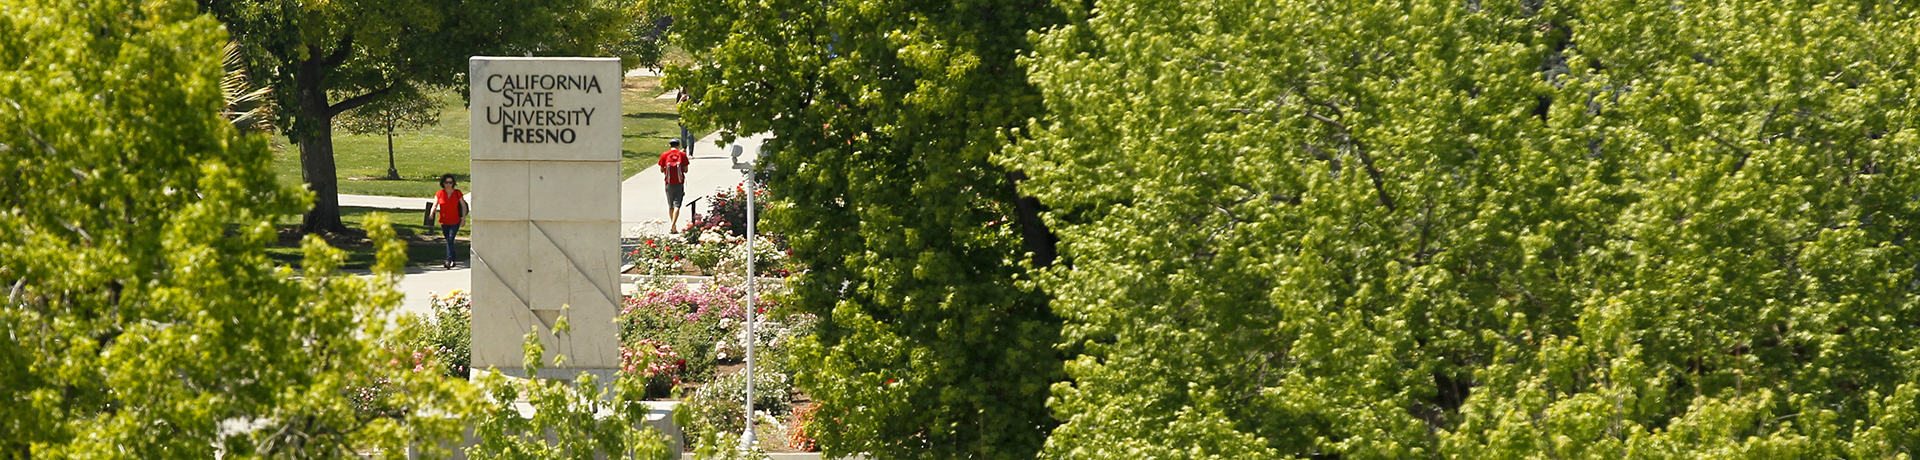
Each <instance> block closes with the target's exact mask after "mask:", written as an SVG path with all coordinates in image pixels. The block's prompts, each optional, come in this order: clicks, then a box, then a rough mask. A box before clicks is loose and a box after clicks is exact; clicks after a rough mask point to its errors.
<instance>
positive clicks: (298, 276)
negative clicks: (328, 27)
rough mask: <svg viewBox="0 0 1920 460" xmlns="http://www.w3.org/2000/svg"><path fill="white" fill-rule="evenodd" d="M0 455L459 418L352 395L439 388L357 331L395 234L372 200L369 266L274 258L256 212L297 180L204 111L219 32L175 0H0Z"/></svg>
mask: <svg viewBox="0 0 1920 460" xmlns="http://www.w3.org/2000/svg"><path fill="white" fill-rule="evenodd" d="M0 5H4V7H0V286H4V287H0V292H4V296H5V299H6V301H5V304H3V305H0V324H4V325H5V328H6V332H5V333H4V334H0V433H5V435H4V436H0V458H23V459H24V458H67V457H85V458H212V457H214V456H215V454H216V452H225V453H226V454H227V455H245V456H251V455H259V456H276V457H314V456H347V455H352V454H354V453H355V452H357V449H365V448H375V449H382V450H385V451H387V452H402V451H404V449H405V447H406V446H407V442H408V441H410V440H432V439H446V438H450V437H452V436H456V435H458V433H459V431H458V430H459V429H460V427H459V426H458V425H457V424H454V423H440V422H433V421H420V422H413V423H407V424H400V423H398V422H397V421H396V420H393V419H385V418H378V417H369V416H367V415H366V414H362V413H358V412H356V411H354V410H353V408H352V407H351V404H350V401H349V395H350V394H351V393H352V392H351V391H350V390H351V389H353V388H358V387H359V386H361V385H367V384H369V379H371V378H372V377H374V375H376V374H383V375H384V374H390V375H392V376H393V378H394V379H395V381H394V383H393V385H394V386H395V388H403V389H406V391H403V392H399V393H398V394H397V395H396V396H395V398H396V399H394V401H393V402H394V403H395V404H400V405H404V406H412V407H424V406H425V405H426V403H424V402H423V401H433V403H432V404H434V405H440V406H438V407H447V406H444V404H451V403H452V402H453V401H454V399H451V398H448V396H449V395H450V394H451V393H446V392H444V391H443V390H445V389H446V388H445V387H444V386H443V383H442V382H440V379H439V378H438V377H437V376H432V374H433V373H431V372H427V373H408V372H387V371H390V370H392V369H390V367H389V366H390V364H392V363H398V362H399V361H395V360H397V359H403V358H404V356H403V355H400V353H401V352H400V351H398V350H395V349H392V348H388V347H383V346H381V344H380V343H379V342H376V340H377V339H378V338H380V337H383V336H385V335H386V334H387V333H386V332H384V331H386V330H387V329H386V328H387V324H388V323H387V316H386V315H385V312H386V311H389V310H390V309H392V308H393V306H395V305H397V304H398V302H399V294H397V293H395V292H394V291H393V290H392V289H391V284H392V283H393V282H394V281H395V280H397V277H398V273H399V267H400V261H401V259H402V257H404V255H403V248H402V246H400V243H399V242H398V241H397V240H395V239H394V238H393V235H392V231H391V230H390V229H388V227H387V226H385V225H382V224H380V223H379V219H378V218H376V219H374V221H373V222H372V223H371V224H370V225H369V227H370V229H371V232H372V236H373V237H374V239H375V242H376V244H378V245H380V247H381V258H380V261H379V263H378V270H377V273H376V276H372V277H360V276H351V275H346V274H342V273H339V272H337V271H335V270H333V267H337V266H338V265H339V264H340V262H341V261H342V259H343V257H344V256H342V255H341V253H340V252H339V251H336V250H333V249H331V248H328V247H326V245H325V244H324V243H321V242H320V241H319V240H318V239H317V237H311V236H310V237H308V239H307V241H306V242H305V246H304V247H305V250H306V262H305V267H306V268H305V269H304V270H302V271H298V272H296V271H293V270H291V269H288V268H285V267H280V266H277V264H276V263H274V261H273V260H272V259H270V258H269V257H268V256H267V255H266V252H265V247H266V246H267V245H269V244H272V243H273V242H274V241H275V240H276V238H277V237H278V235H277V232H276V230H275V227H274V225H273V221H274V219H275V218H277V217H280V216H284V215H290V214H292V213H294V212H297V211H298V210H299V209H301V207H302V206H304V205H305V204H306V203H307V202H308V200H309V198H307V195H306V193H305V192H302V191H300V190H297V189H291V188H285V187H282V186H280V185H279V184H278V183H277V182H275V180H274V176H275V175H274V173H273V170H272V169H271V153H270V151H269V150H268V146H267V142H266V139H264V138H263V137H262V136H259V135H251V136H243V135H240V134H239V133H238V132H237V131H236V130H235V128H234V127H233V126H232V124H231V123H230V122H229V121H228V120H227V119H226V118H224V117H223V116H222V114H221V109H222V107H223V101H222V92H221V79H222V76H223V74H222V71H221V66H220V61H221V49H222V46H223V45H224V44H225V43H226V40H227V37H226V34H225V33H223V32H222V31H221V30H220V25H219V23H218V22H216V21H214V20H213V19H212V18H210V17H206V16H201V15H197V14H196V13H195V11H194V7H193V5H192V4H191V3H190V2H185V1H170V0H147V1H137V0H135V1H97V2H86V3H82V4H74V3H71V2H64V1H50V0H0Z"/></svg>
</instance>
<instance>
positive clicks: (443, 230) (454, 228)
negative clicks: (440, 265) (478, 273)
mask: <svg viewBox="0 0 1920 460" xmlns="http://www.w3.org/2000/svg"><path fill="white" fill-rule="evenodd" d="M459 234H460V224H453V225H441V226H440V236H442V237H446V239H447V262H448V263H452V262H453V237H454V236H455V235H459Z"/></svg>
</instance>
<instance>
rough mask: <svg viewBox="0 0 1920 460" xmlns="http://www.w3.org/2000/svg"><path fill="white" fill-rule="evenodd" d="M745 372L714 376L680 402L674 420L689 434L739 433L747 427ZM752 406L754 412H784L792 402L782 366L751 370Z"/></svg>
mask: <svg viewBox="0 0 1920 460" xmlns="http://www.w3.org/2000/svg"><path fill="white" fill-rule="evenodd" d="M746 374H747V373H746V372H735V373H732V374H727V375H722V376H720V377H718V378H715V379H713V383H709V384H707V385H706V386H704V387H700V391H697V392H694V393H693V396H692V397H689V398H687V400H686V402H684V403H682V404H681V406H680V410H681V411H685V414H684V415H679V414H676V416H675V417H676V421H677V422H679V423H680V424H681V426H682V427H684V428H685V429H687V430H688V431H690V433H689V435H690V436H691V435H699V434H708V433H725V434H733V435H738V434H740V432H741V431H743V430H745V429H746V420H747V418H746V408H745V407H742V405H744V404H746V401H747V398H746V393H747V377H746ZM754 377H755V378H754V381H753V408H754V412H758V413H763V414H765V415H774V416H778V415H782V414H785V413H787V409H788V405H790V404H792V403H793V379H792V378H791V377H790V376H788V375H787V373H786V372H785V371H784V370H782V369H775V368H770V367H769V368H760V369H755V370H754Z"/></svg>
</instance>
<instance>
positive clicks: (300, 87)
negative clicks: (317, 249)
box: [294, 57, 347, 233]
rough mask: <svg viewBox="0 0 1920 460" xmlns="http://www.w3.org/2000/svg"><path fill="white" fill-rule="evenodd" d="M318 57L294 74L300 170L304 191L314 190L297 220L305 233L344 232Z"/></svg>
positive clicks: (330, 125)
mask: <svg viewBox="0 0 1920 460" xmlns="http://www.w3.org/2000/svg"><path fill="white" fill-rule="evenodd" d="M321 65H322V63H321V62H320V59H319V58H318V57H315V58H313V59H309V60H307V61H306V62H302V63H301V65H300V69H299V71H298V73H297V74H295V75H294V86H295V88H294V91H296V92H297V93H298V95H299V98H300V108H299V110H300V117H301V118H303V119H304V120H302V123H299V125H300V127H299V128H298V129H299V136H300V139H299V142H300V173H301V176H302V178H303V179H306V181H307V190H312V191H313V193H314V195H315V196H314V200H313V210H312V211H307V216H306V218H304V219H302V220H301V221H300V231H301V232H305V233H343V232H346V230H347V226H346V225H345V224H342V223H341V222H340V177H339V175H338V174H337V173H336V172H335V171H334V167H333V112H332V110H329V109H330V108H329V107H328V103H327V90H326V88H325V87H324V86H322V80H323V78H324V77H323V76H322V74H321Z"/></svg>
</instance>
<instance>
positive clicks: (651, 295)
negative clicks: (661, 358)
mask: <svg viewBox="0 0 1920 460" xmlns="http://www.w3.org/2000/svg"><path fill="white" fill-rule="evenodd" d="M742 295H743V293H742V292H741V291H740V290H738V289H734V288H731V287H727V286H721V285H712V284H710V285H707V287H704V288H701V289H689V288H687V287H686V286H685V285H679V286H674V287H672V288H669V289H667V290H665V291H653V292H648V293H646V295H643V296H638V297H630V298H627V300H626V302H625V305H624V306H622V308H621V311H620V318H619V322H620V343H621V344H623V346H625V347H627V348H629V349H636V350H637V349H640V348H641V347H640V346H638V344H639V342H640V341H642V340H652V341H655V342H658V343H659V344H661V345H664V346H666V347H668V348H670V349H672V350H673V351H674V352H675V353H677V354H678V356H679V357H678V361H676V365H677V366H678V367H679V368H678V369H677V370H678V373H677V374H674V375H673V377H675V378H678V379H686V380H695V381H704V380H706V379H707V378H709V377H710V376H711V375H713V366H714V364H715V359H716V358H715V356H714V344H715V342H717V341H719V339H720V335H721V333H722V331H721V327H720V321H721V319H722V318H723V317H731V318H733V321H740V320H742V319H745V318H746V311H744V310H741V309H740V307H739V303H740V297H741V296H742ZM673 383H677V382H673ZM652 385H653V383H651V382H650V383H649V386H652Z"/></svg>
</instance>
